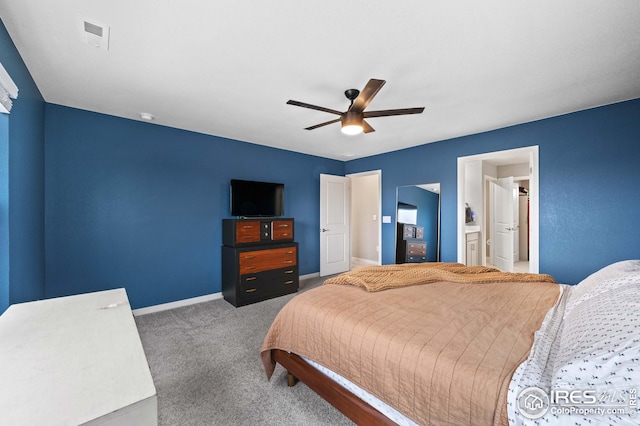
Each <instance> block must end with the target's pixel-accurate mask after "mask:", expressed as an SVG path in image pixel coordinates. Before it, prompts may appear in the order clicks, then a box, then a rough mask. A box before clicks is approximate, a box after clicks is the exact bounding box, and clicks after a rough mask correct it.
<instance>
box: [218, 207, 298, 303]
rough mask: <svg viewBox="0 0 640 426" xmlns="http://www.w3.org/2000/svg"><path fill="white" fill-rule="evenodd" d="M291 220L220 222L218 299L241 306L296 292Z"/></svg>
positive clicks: (295, 262) (295, 253) (295, 248)
mask: <svg viewBox="0 0 640 426" xmlns="http://www.w3.org/2000/svg"><path fill="white" fill-rule="evenodd" d="M293 223H294V222H293V219H289V218H285V219H281V218H278V219H223V221H222V243H223V246H222V296H223V297H224V299H225V300H226V301H227V302H229V303H231V304H232V305H233V306H236V307H238V306H244V305H248V304H250V303H255V302H260V301H263V300H266V299H271V298H273V297H278V296H283V295H285V294H290V293H295V292H296V291H298V284H299V272H298V243H296V242H294V241H293V239H294V233H293Z"/></svg>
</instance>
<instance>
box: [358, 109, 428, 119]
mask: <svg viewBox="0 0 640 426" xmlns="http://www.w3.org/2000/svg"><path fill="white" fill-rule="evenodd" d="M422 111H424V107H421V108H400V109H385V110H381V111H366V112H363V113H362V116H363V117H364V118H370V117H388V116H390V115H407V114H421V113H422Z"/></svg>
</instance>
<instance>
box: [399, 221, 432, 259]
mask: <svg viewBox="0 0 640 426" xmlns="http://www.w3.org/2000/svg"><path fill="white" fill-rule="evenodd" d="M423 238H424V227H422V226H416V225H410V224H407V223H398V229H397V238H396V263H397V264H399V263H421V262H426V261H427V242H426V241H422V239H423Z"/></svg>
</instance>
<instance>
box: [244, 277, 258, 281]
mask: <svg viewBox="0 0 640 426" xmlns="http://www.w3.org/2000/svg"><path fill="white" fill-rule="evenodd" d="M257 279H258V277H249V278H247V279H245V281H253V280H257Z"/></svg>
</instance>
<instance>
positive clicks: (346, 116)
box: [340, 111, 362, 127]
mask: <svg viewBox="0 0 640 426" xmlns="http://www.w3.org/2000/svg"><path fill="white" fill-rule="evenodd" d="M340 121H342V126H343V127H344V126H354V125H355V126H362V113H361V112H352V111H347V112H345V113H343V114H342V115H341V116H340Z"/></svg>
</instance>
